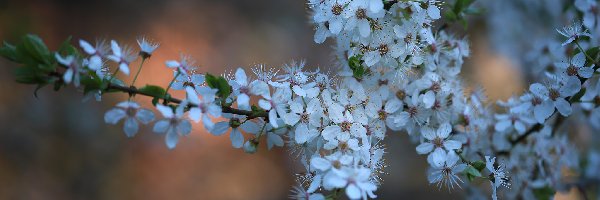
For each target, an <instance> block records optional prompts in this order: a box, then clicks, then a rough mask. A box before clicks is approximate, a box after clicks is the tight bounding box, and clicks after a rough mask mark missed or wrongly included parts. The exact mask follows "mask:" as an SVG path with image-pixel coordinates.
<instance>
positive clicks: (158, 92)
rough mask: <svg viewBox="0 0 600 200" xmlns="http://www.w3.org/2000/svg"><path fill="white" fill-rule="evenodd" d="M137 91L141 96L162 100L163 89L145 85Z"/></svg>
mask: <svg viewBox="0 0 600 200" xmlns="http://www.w3.org/2000/svg"><path fill="white" fill-rule="evenodd" d="M138 91H139V92H140V93H142V94H146V95H149V96H153V97H155V98H162V97H164V96H165V89H163V88H162V87H160V86H156V85H146V86H144V87H142V88H140V89H138Z"/></svg>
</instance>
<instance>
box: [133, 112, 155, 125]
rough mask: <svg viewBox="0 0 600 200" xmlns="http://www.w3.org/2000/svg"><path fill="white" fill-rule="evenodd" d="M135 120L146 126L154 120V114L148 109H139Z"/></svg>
mask: <svg viewBox="0 0 600 200" xmlns="http://www.w3.org/2000/svg"><path fill="white" fill-rule="evenodd" d="M135 118H137V119H138V120H139V121H140V122H142V124H148V123H150V122H151V121H152V120H154V113H153V112H152V111H150V110H148V109H139V110H138V111H137V113H135Z"/></svg>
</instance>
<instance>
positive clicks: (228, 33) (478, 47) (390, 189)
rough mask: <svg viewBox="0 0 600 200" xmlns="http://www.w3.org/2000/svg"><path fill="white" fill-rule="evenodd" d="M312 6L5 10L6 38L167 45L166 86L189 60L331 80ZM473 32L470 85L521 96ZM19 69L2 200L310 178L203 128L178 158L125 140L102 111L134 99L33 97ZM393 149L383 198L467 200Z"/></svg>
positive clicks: (207, 190)
mask: <svg viewBox="0 0 600 200" xmlns="http://www.w3.org/2000/svg"><path fill="white" fill-rule="evenodd" d="M304 2H305V1H303V0H196V1H193V0H173V1H166V0H145V1H134V0H102V1H100V0H95V1H67V0H0V39H1V40H6V41H13V42H16V41H18V39H19V38H20V37H21V36H22V35H23V34H26V33H35V34H38V35H40V36H41V37H42V38H43V39H44V40H45V42H46V43H47V44H48V45H49V47H50V48H51V49H55V48H56V47H57V46H58V45H59V44H60V43H61V42H62V41H63V40H64V39H65V38H67V37H68V36H72V37H73V38H74V39H75V41H76V40H78V39H80V38H81V39H86V40H88V41H94V40H96V39H116V40H118V41H119V42H121V43H128V44H130V45H135V44H136V43H135V39H136V38H137V37H138V36H142V35H144V36H147V37H148V38H151V39H152V40H154V41H157V42H159V43H161V46H160V48H159V49H158V50H157V51H156V52H155V54H154V55H153V56H152V58H151V59H150V60H149V62H147V63H146V64H145V66H144V70H143V71H142V73H141V75H140V79H139V80H138V82H137V83H140V84H142V83H149V84H155V85H167V84H168V81H169V80H170V78H169V77H171V72H170V70H167V69H166V68H165V67H164V61H165V60H167V59H177V58H179V56H180V54H182V53H183V54H186V55H190V56H192V57H193V58H194V59H195V60H196V64H197V65H198V66H200V67H201V68H200V71H206V72H211V73H213V74H220V73H222V72H223V71H226V70H232V69H235V68H236V67H249V66H253V65H256V64H265V65H267V66H273V67H278V66H281V65H282V64H285V63H287V62H290V61H291V60H303V59H304V60H306V61H307V64H308V65H309V66H311V67H315V68H316V67H320V68H322V69H327V68H328V67H329V66H331V65H332V64H333V63H334V62H333V61H332V60H331V59H332V57H331V52H332V51H331V45H332V44H331V43H328V44H327V43H326V44H322V45H317V44H315V43H314V42H313V40H312V38H313V36H312V35H313V28H312V27H311V25H310V24H309V23H308V21H309V20H308V14H307V9H306V5H305V3H304ZM473 23H474V25H473V26H475V28H471V29H470V30H473V31H471V32H470V33H468V34H470V35H471V36H470V37H469V39H470V40H471V44H472V49H473V57H472V58H470V59H469V61H468V63H467V65H466V66H465V68H464V75H463V77H464V78H465V80H466V81H465V82H466V83H467V84H468V85H476V84H480V85H483V86H484V87H485V88H486V89H487V91H488V94H489V96H490V101H495V100H497V99H506V98H507V97H508V96H510V95H511V94H513V93H519V92H521V91H522V90H523V81H522V79H523V78H522V77H521V76H520V74H519V72H518V70H517V68H515V67H511V65H512V64H511V62H510V60H508V59H506V58H504V57H502V56H500V55H499V54H496V53H494V52H493V51H491V50H489V49H490V48H489V42H488V41H487V39H486V37H485V29H484V27H485V25H484V24H481V23H483V22H482V20H477V19H475V21H474V22H473ZM461 34H467V33H464V32H463V33H461ZM329 42H330V41H329ZM134 47H135V46H134ZM137 62H139V60H138V61H137ZM137 62H136V63H134V64H132V67H133V66H135V68H137ZM13 68H14V64H12V63H9V62H8V61H7V60H5V59H0V199H286V198H287V195H288V194H289V189H291V186H292V185H293V184H294V176H293V174H294V173H296V172H298V171H299V170H301V168H300V167H299V166H298V165H297V163H296V162H295V160H292V159H290V158H289V157H288V155H289V153H288V152H287V150H286V149H282V148H275V149H274V150H271V151H267V149H266V148H265V147H264V143H263V144H261V148H260V149H259V152H258V153H257V154H254V155H248V154H245V153H244V152H243V151H242V150H239V149H233V148H231V145H230V141H229V138H228V137H215V136H212V135H210V134H208V133H206V132H205V131H203V130H202V129H201V127H194V131H193V132H192V134H191V136H190V137H188V138H185V139H182V140H180V143H179V144H178V147H177V148H176V149H175V150H168V149H167V148H166V146H165V145H164V138H163V136H162V135H157V134H154V133H152V132H151V130H150V127H144V128H142V129H141V132H139V133H138V135H137V136H136V137H134V138H132V139H128V138H126V137H125V135H124V134H123V132H122V130H121V127H120V125H119V126H110V125H105V124H104V123H103V115H104V112H105V111H106V110H107V109H109V108H110V107H111V106H112V105H114V104H115V103H117V102H119V101H122V100H124V99H125V98H126V96H119V95H107V96H105V97H104V100H103V102H101V103H99V102H96V101H93V100H90V101H82V98H83V97H82V95H81V94H80V93H79V92H78V91H76V89H75V88H73V87H72V86H70V87H67V88H66V89H64V90H63V91H61V92H60V93H57V92H54V91H52V90H51V88H45V89H42V90H40V91H39V93H38V96H37V98H36V97H34V95H33V91H34V89H35V86H28V85H20V84H17V83H15V82H14V77H13V76H12V70H13ZM490 74H493V76H490ZM139 100H140V102H149V99H142V98H140V99H139ZM386 140H387V142H386V146H387V150H388V152H389V153H388V154H387V156H386V159H387V160H388V164H389V167H388V168H387V173H388V174H386V175H383V179H384V180H385V181H384V183H383V185H382V187H381V188H380V190H379V191H378V192H377V193H378V195H380V197H381V199H398V198H401V199H404V198H411V199H413V198H414V199H434V198H435V199H440V198H442V199H461V198H462V196H461V191H454V192H452V193H448V191H446V190H444V189H442V190H438V188H437V187H436V186H434V185H429V184H428V183H427V180H426V176H425V169H426V167H427V164H426V161H425V157H424V156H418V155H417V154H416V153H415V150H414V148H415V145H413V144H411V143H410V142H409V141H408V137H407V136H406V134H404V133H393V134H390V135H389V136H388V138H387V139H386ZM482 184H487V183H482Z"/></svg>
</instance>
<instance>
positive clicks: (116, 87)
mask: <svg viewBox="0 0 600 200" xmlns="http://www.w3.org/2000/svg"><path fill="white" fill-rule="evenodd" d="M48 75H50V76H53V77H56V78H58V80H59V81H63V80H62V77H63V74H62V73H60V72H51V73H49V74H48ZM105 90H106V91H108V90H116V91H121V92H124V93H128V94H131V95H143V96H147V97H152V98H159V99H162V100H166V101H168V102H171V103H176V104H180V103H181V102H183V101H182V100H181V99H177V98H173V97H171V95H168V97H167V95H165V96H155V95H153V94H150V93H147V92H144V91H140V90H138V89H137V88H135V87H126V86H122V85H117V84H113V83H108V86H107V87H106V89H105ZM188 106H189V107H197V106H198V105H196V104H193V103H188ZM221 112H223V113H230V114H236V115H245V116H246V117H247V118H248V119H254V118H259V117H260V118H265V121H266V120H268V118H269V115H268V113H267V112H252V111H248V110H239V109H236V108H232V107H229V106H222V107H221Z"/></svg>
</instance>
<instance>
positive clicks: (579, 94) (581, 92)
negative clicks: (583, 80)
mask: <svg viewBox="0 0 600 200" xmlns="http://www.w3.org/2000/svg"><path fill="white" fill-rule="evenodd" d="M585 89H586V88H584V87H582V88H581V90H579V92H577V93H576V94H575V95H573V96H572V97H571V98H570V99H569V102H571V103H573V102H579V100H581V97H582V96H583V95H584V94H585Z"/></svg>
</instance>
